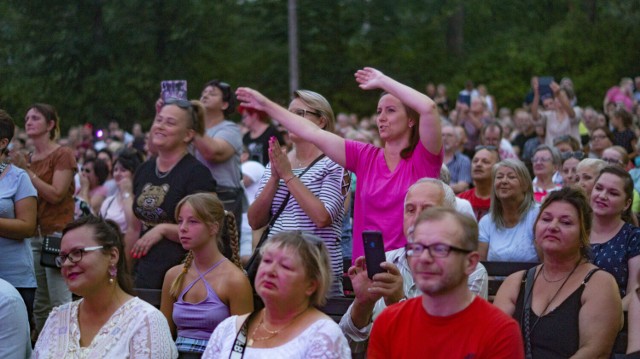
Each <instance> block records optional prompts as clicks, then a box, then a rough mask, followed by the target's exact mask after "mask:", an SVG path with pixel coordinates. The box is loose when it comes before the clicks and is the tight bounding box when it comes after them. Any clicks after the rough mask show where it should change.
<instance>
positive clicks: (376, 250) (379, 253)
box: [362, 231, 387, 279]
mask: <svg viewBox="0 0 640 359" xmlns="http://www.w3.org/2000/svg"><path fill="white" fill-rule="evenodd" d="M362 241H363V242H364V259H365V262H366V264H367V274H368V275H369V279H373V276H374V275H376V274H378V273H383V272H385V270H384V269H382V267H380V263H382V262H384V261H386V260H387V258H386V257H385V255H384V242H383V241H382V232H380V231H363V232H362Z"/></svg>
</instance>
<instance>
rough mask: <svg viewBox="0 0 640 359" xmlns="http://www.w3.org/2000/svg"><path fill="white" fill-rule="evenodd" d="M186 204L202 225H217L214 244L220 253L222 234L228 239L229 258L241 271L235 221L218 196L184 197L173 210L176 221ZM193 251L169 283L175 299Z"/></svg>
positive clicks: (197, 195) (200, 194)
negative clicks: (230, 254) (179, 271)
mask: <svg viewBox="0 0 640 359" xmlns="http://www.w3.org/2000/svg"><path fill="white" fill-rule="evenodd" d="M185 204H188V205H189V206H191V208H193V213H194V215H195V217H196V218H198V219H199V220H200V221H202V223H205V224H207V225H212V224H214V223H215V224H218V228H219V230H218V234H217V235H216V244H217V248H218V251H222V242H223V234H226V236H227V237H228V238H229V242H230V246H231V253H232V256H231V258H229V259H230V260H231V261H232V262H233V264H235V265H236V266H238V268H240V269H242V264H241V263H240V257H239V256H238V253H239V239H238V229H237V226H236V220H235V217H234V215H233V213H231V212H227V211H225V210H224V207H223V205H222V202H221V201H220V199H218V196H217V195H215V194H214V193H207V192H202V193H194V194H191V195H188V196H186V197H184V198H183V199H182V200H181V201H180V202H179V203H178V205H177V206H176V210H175V218H176V220H177V218H178V215H179V214H180V210H181V209H182V206H184V205H185ZM193 257H194V255H193V251H189V253H188V254H187V257H186V258H185V260H184V262H183V268H182V272H181V273H180V274H179V275H178V276H177V277H176V279H175V280H174V281H173V283H171V289H170V290H169V293H170V294H171V296H173V297H174V298H177V297H178V295H179V294H180V291H181V289H182V284H183V282H184V276H185V274H186V273H187V272H188V271H189V268H190V267H191V263H192V262H193Z"/></svg>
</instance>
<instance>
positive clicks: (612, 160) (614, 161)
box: [600, 157, 623, 165]
mask: <svg viewBox="0 0 640 359" xmlns="http://www.w3.org/2000/svg"><path fill="white" fill-rule="evenodd" d="M600 159H601V160H603V161H605V162H606V163H608V164H610V165H622V164H623V163H622V160H616V159H613V158H607V157H602V158H600Z"/></svg>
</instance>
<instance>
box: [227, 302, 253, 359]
mask: <svg viewBox="0 0 640 359" xmlns="http://www.w3.org/2000/svg"><path fill="white" fill-rule="evenodd" d="M259 312H260V311H259V310H256V311H253V312H251V314H249V316H248V317H247V319H245V320H244V323H242V326H241V327H240V330H239V331H238V334H236V339H235V341H234V342H233V346H232V347H231V353H230V354H229V359H242V358H243V357H244V350H245V349H246V347H247V337H248V330H249V322H251V319H253V318H255V316H256V315H257V314H258V313H259Z"/></svg>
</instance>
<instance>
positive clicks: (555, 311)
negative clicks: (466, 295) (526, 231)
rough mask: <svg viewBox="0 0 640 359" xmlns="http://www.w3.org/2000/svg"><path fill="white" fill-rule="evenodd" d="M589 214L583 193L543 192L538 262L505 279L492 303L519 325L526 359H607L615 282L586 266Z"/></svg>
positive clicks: (616, 317)
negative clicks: (543, 200) (573, 358)
mask: <svg viewBox="0 0 640 359" xmlns="http://www.w3.org/2000/svg"><path fill="white" fill-rule="evenodd" d="M590 228H591V214H590V213H589V206H588V202H587V199H586V197H585V195H584V193H583V192H582V191H580V190H578V189H573V188H563V189H562V190H559V191H555V192H552V193H550V194H549V196H548V197H547V199H546V200H545V202H544V203H543V204H542V207H541V208H540V213H539V214H538V218H536V222H535V227H534V232H535V238H536V245H537V246H538V247H540V249H541V250H542V252H543V254H544V256H543V258H544V259H543V261H542V264H540V265H538V266H536V267H534V268H532V269H531V270H529V271H526V272H525V271H523V272H518V273H514V274H512V275H511V276H509V277H508V278H507V279H506V280H505V282H504V284H503V285H502V287H501V288H500V290H499V291H498V294H497V296H496V299H495V301H494V304H495V305H496V306H498V307H499V308H500V309H502V310H503V311H505V312H506V313H507V314H509V315H511V316H513V317H514V319H516V320H517V321H518V322H519V323H520V327H521V330H522V336H523V339H524V346H525V348H524V349H525V356H526V357H527V358H544V359H548V358H568V357H572V356H574V355H578V356H579V357H585V358H608V357H609V356H610V354H611V350H612V348H613V343H614V340H615V337H616V334H617V333H618V331H619V330H620V328H621V324H622V323H621V318H622V317H621V315H622V304H621V300H620V295H619V294H618V292H617V285H616V282H615V279H613V277H612V276H611V275H610V274H608V273H606V272H605V271H601V270H599V269H598V268H597V267H596V266H594V265H592V264H590V263H589V262H588V256H589V230H590Z"/></svg>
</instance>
